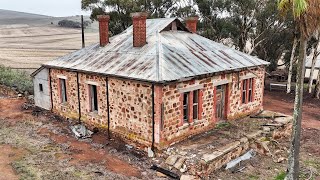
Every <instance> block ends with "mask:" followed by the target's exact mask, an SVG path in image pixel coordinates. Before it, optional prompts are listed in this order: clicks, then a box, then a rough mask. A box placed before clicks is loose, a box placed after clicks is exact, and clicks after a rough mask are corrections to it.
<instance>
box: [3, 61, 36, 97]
mask: <svg viewBox="0 0 320 180" xmlns="http://www.w3.org/2000/svg"><path fill="white" fill-rule="evenodd" d="M0 84H2V85H5V86H8V87H15V88H17V90H18V91H19V92H25V91H28V92H29V93H31V94H33V93H32V92H33V83H32V79H31V77H30V76H29V75H27V74H26V73H25V72H23V71H16V70H12V69H11V68H9V67H4V66H2V65H0Z"/></svg>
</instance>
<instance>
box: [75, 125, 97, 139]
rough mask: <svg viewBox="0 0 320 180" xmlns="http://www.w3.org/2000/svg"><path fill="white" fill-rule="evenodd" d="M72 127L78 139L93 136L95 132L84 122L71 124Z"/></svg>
mask: <svg viewBox="0 0 320 180" xmlns="http://www.w3.org/2000/svg"><path fill="white" fill-rule="evenodd" d="M70 129H71V130H72V132H73V134H74V135H75V137H76V138H77V139H79V138H81V139H86V138H91V136H92V134H93V132H92V131H90V130H89V129H87V128H86V127H85V126H84V125H83V124H78V125H74V126H70Z"/></svg>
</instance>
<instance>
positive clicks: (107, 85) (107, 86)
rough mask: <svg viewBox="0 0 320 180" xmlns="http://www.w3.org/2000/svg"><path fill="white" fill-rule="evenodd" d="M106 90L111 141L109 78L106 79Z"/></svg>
mask: <svg viewBox="0 0 320 180" xmlns="http://www.w3.org/2000/svg"><path fill="white" fill-rule="evenodd" d="M106 90H107V109H108V138H109V139H111V136H110V102H109V78H108V77H106Z"/></svg>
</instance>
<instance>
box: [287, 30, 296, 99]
mask: <svg viewBox="0 0 320 180" xmlns="http://www.w3.org/2000/svg"><path fill="white" fill-rule="evenodd" d="M297 46H298V37H297V36H296V35H295V36H294V40H293V46H292V51H291V56H290V65H289V72H288V85H287V94H289V93H290V92H291V82H292V70H293V61H294V58H295V53H296V49H297Z"/></svg>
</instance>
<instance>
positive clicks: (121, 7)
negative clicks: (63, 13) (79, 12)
mask: <svg viewBox="0 0 320 180" xmlns="http://www.w3.org/2000/svg"><path fill="white" fill-rule="evenodd" d="M81 8H82V9H83V10H91V11H92V13H91V17H90V18H91V19H92V20H97V15H101V14H107V13H108V14H109V15H110V16H111V19H112V20H111V21H110V25H109V29H110V31H111V33H112V34H113V35H115V34H119V33H121V32H122V31H124V30H125V29H127V28H128V27H129V26H130V25H131V24H132V22H131V21H132V20H131V17H130V14H131V13H133V12H141V11H145V12H148V13H149V17H150V18H163V17H166V16H174V15H180V16H181V15H190V14H194V12H195V10H194V8H193V6H192V5H191V4H188V3H186V0H81Z"/></svg>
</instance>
